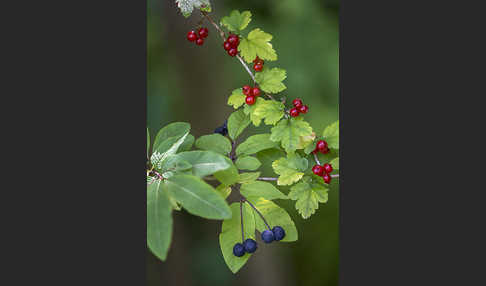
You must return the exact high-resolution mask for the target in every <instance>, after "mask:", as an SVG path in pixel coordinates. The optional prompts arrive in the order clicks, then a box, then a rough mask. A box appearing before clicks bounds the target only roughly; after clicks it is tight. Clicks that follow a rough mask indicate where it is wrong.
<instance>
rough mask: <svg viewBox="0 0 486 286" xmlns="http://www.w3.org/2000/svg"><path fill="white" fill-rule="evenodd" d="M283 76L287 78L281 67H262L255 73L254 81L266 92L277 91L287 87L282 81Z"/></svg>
mask: <svg viewBox="0 0 486 286" xmlns="http://www.w3.org/2000/svg"><path fill="white" fill-rule="evenodd" d="M285 78H287V74H286V72H285V70H284V69H281V68H273V69H264V70H263V71H261V72H259V73H257V74H256V75H255V80H256V82H257V83H258V85H259V86H260V88H261V89H262V90H263V91H264V92H267V93H278V92H281V91H283V90H285V89H286V88H287V87H286V86H285V84H283V83H282V81H283V80H284V79H285Z"/></svg>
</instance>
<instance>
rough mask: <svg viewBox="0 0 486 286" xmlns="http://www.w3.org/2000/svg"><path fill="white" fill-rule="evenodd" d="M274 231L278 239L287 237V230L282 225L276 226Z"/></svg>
mask: <svg viewBox="0 0 486 286" xmlns="http://www.w3.org/2000/svg"><path fill="white" fill-rule="evenodd" d="M272 232H273V236H274V237H275V240H276V241H279V240H282V239H283V238H284V237H285V230H284V229H283V228H282V227H281V226H275V227H274V228H273V229H272Z"/></svg>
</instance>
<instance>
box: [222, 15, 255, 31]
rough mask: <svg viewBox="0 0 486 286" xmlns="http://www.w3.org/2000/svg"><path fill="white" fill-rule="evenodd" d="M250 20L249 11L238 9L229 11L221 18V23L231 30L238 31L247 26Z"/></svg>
mask: <svg viewBox="0 0 486 286" xmlns="http://www.w3.org/2000/svg"><path fill="white" fill-rule="evenodd" d="M250 21H251V12H250V11H243V12H242V13H240V11H238V10H233V11H231V13H230V15H229V16H225V17H223V18H221V25H223V26H225V27H226V28H227V29H228V30H230V31H232V32H237V33H238V32H240V31H242V30H244V29H245V28H246V26H248V24H249V23H250Z"/></svg>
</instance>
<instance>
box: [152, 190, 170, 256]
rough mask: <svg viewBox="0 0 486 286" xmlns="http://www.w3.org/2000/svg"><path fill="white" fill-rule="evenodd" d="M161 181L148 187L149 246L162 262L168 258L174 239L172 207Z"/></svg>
mask: <svg viewBox="0 0 486 286" xmlns="http://www.w3.org/2000/svg"><path fill="white" fill-rule="evenodd" d="M162 185H163V184H162V183H161V181H160V180H156V181H155V182H153V183H152V184H150V185H148V186H147V245H148V247H149V249H150V250H151V251H152V253H153V254H154V255H155V256H157V257H158V258H159V259H161V260H165V259H166V258H167V252H168V251H169V246H170V242H171V237H172V207H171V203H170V201H169V197H168V196H167V190H166V189H164V188H163V187H162Z"/></svg>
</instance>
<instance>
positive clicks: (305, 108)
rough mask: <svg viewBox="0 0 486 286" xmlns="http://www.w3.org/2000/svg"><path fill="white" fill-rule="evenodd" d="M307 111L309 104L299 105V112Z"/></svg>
mask: <svg viewBox="0 0 486 286" xmlns="http://www.w3.org/2000/svg"><path fill="white" fill-rule="evenodd" d="M307 111H309V106H307V105H301V106H300V107H299V112H300V113H304V114H306V113H307Z"/></svg>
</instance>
